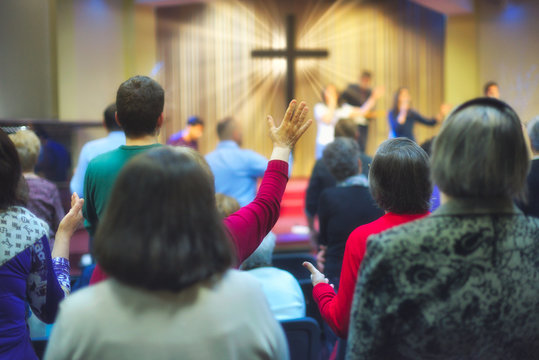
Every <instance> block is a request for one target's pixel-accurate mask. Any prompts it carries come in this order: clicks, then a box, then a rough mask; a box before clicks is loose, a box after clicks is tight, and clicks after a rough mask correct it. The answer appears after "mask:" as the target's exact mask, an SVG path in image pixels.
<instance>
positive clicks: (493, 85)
mask: <svg viewBox="0 0 539 360" xmlns="http://www.w3.org/2000/svg"><path fill="white" fill-rule="evenodd" d="M483 95H484V96H486V97H491V98H494V99H499V98H500V86H499V85H498V83H497V82H494V81H488V82H487V83H486V84H485V86H484V87H483Z"/></svg>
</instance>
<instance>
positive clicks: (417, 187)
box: [303, 138, 432, 338]
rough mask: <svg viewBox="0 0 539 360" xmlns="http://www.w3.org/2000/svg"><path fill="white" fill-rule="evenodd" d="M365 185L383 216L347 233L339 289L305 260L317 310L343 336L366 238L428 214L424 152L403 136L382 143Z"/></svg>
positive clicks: (427, 179)
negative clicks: (367, 183)
mask: <svg viewBox="0 0 539 360" xmlns="http://www.w3.org/2000/svg"><path fill="white" fill-rule="evenodd" d="M369 188H370V192H371V194H372V196H373V198H374V200H375V201H376V203H377V204H378V206H379V207H380V208H381V209H383V210H384V211H385V215H383V216H382V217H380V218H379V219H377V220H375V221H373V222H371V223H368V224H366V225H362V226H360V227H358V228H357V229H355V230H354V231H352V233H351V234H350V236H349V237H348V240H347V241H346V248H345V251H344V259H343V263H342V270H341V278H340V283H339V291H338V293H337V294H335V290H334V289H333V287H332V286H330V285H329V282H330V281H329V279H327V278H326V277H325V276H324V274H322V273H321V272H319V271H318V270H317V269H316V268H315V267H314V266H313V265H312V264H310V263H308V262H305V263H304V264H303V265H304V266H305V267H306V268H307V269H308V270H309V271H310V272H311V274H312V275H311V279H312V283H313V286H314V288H313V297H314V299H315V300H316V302H317V304H318V307H319V309H320V314H321V315H322V317H323V318H324V320H325V321H326V322H327V323H328V324H329V325H330V326H331V328H332V330H333V331H334V332H335V333H336V334H337V335H338V336H339V337H341V338H346V337H347V335H348V323H349V319H350V308H351V307H352V297H353V295H354V289H355V286H356V279H357V275H358V271H359V266H360V265H361V262H362V260H363V257H364V256H365V251H366V248H367V238H368V237H369V236H370V235H372V234H377V233H379V232H382V231H384V230H386V229H390V228H391V227H393V226H397V225H400V224H404V223H406V222H409V221H413V220H416V219H419V218H422V217H424V216H426V215H427V214H428V209H429V206H430V204H429V200H430V195H431V192H432V184H431V181H430V172H429V158H428V156H427V154H426V153H425V151H423V149H421V148H420V147H419V146H418V145H417V144H416V143H414V142H413V141H411V140H409V139H406V138H397V139H390V140H386V141H384V142H383V143H382V144H381V145H380V147H379V148H378V150H377V151H376V154H375V155H374V158H373V160H372V164H371V168H370V172H369Z"/></svg>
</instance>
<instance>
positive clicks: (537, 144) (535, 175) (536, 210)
mask: <svg viewBox="0 0 539 360" xmlns="http://www.w3.org/2000/svg"><path fill="white" fill-rule="evenodd" d="M527 130H528V137H529V139H530V145H531V150H532V156H533V158H532V161H531V166H530V173H529V174H528V178H527V196H526V199H525V200H524V201H518V202H517V204H518V206H519V207H520V208H521V209H522V211H523V212H524V214H526V215H530V216H535V217H539V116H537V117H535V118H534V119H533V120H532V121H530V123H529V124H528V127H527Z"/></svg>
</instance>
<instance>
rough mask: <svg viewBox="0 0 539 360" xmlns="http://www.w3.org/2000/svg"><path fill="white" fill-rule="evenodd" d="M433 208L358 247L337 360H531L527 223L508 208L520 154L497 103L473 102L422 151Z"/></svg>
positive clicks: (519, 141)
mask: <svg viewBox="0 0 539 360" xmlns="http://www.w3.org/2000/svg"><path fill="white" fill-rule="evenodd" d="M431 164H432V166H431V171H432V179H433V181H434V182H435V183H436V184H437V185H438V187H439V188H440V191H441V193H442V204H441V205H440V207H439V208H438V209H437V210H436V211H435V212H433V213H432V214H431V215H430V216H427V217H425V218H423V219H419V220H417V221H413V222H410V223H407V224H404V225H401V226H397V227H394V228H392V229H389V230H386V231H384V232H382V233H380V234H376V235H373V236H371V237H370V238H369V241H368V244H367V253H366V255H365V257H364V259H363V263H362V264H361V272H360V274H359V277H358V282H357V285H356V288H355V295H354V296H355V298H354V302H353V305H352V310H351V312H350V314H351V318H350V330H349V334H348V347H347V353H346V356H347V357H346V358H347V359H351V360H354V359H403V358H406V359H437V360H446V359H448V360H449V359H471V358H475V359H489V360H490V359H492V360H498V359H500V360H501V359H519V360H527V359H530V360H531V359H537V354H539V311H537V309H539V296H538V294H539V282H538V281H537V279H539V261H537V259H538V256H537V254H539V242H538V241H537V239H539V219H537V218H534V217H531V216H526V215H524V214H523V213H522V212H521V211H520V210H519V209H518V208H516V207H515V205H514V203H513V198H514V197H515V196H517V195H519V194H522V191H523V189H524V186H525V183H526V175H527V173H528V170H529V164H530V159H529V149H528V145H527V141H526V139H525V135H524V131H523V129H522V123H521V121H520V119H519V117H518V115H517V114H516V112H515V111H514V110H513V109H512V108H511V107H510V106H509V105H507V104H506V103H504V102H501V101H499V100H496V99H491V98H478V99H473V100H470V101H468V102H466V103H464V104H462V105H460V106H459V107H458V108H457V109H456V110H454V111H453V112H452V113H451V115H450V116H449V118H448V119H447V120H446V121H445V122H444V124H443V125H442V128H441V129H440V133H439V134H438V136H437V137H436V140H435V141H434V144H433V148H432V159H431Z"/></svg>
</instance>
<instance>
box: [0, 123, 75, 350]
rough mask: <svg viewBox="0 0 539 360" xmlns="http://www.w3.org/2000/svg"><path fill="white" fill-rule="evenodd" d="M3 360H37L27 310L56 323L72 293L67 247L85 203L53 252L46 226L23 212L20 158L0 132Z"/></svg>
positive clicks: (64, 224)
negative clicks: (66, 296) (57, 314)
mask: <svg viewBox="0 0 539 360" xmlns="http://www.w3.org/2000/svg"><path fill="white" fill-rule="evenodd" d="M0 164H1V166H0V233H1V234H2V241H0V358H1V359H37V356H36V354H35V352H34V349H33V348H32V343H31V341H30V334H29V329H28V326H27V324H26V319H25V318H26V306H27V305H26V304H27V303H28V304H29V305H30V308H31V309H32V312H33V313H34V314H35V315H36V316H37V317H38V318H39V319H41V320H42V321H44V322H47V323H52V322H53V321H54V319H55V317H56V313H57V310H58V304H59V303H60V301H61V300H62V299H63V298H64V296H65V295H67V294H69V292H70V279H69V269H70V267H69V260H68V258H69V242H70V239H71V235H72V234H73V232H74V231H75V230H76V229H77V227H78V226H79V225H80V223H81V221H82V214H81V208H82V202H83V200H82V199H78V196H77V195H76V194H74V195H73V197H72V198H71V200H72V201H71V205H72V208H71V210H70V211H69V213H68V214H67V215H66V216H65V217H64V219H63V220H62V221H61V222H60V225H59V227H58V231H57V232H56V241H55V243H54V247H53V248H52V253H51V250H50V247H49V240H48V236H49V235H48V234H49V229H48V226H47V224H46V223H45V222H44V221H42V220H40V219H39V218H38V217H36V216H35V215H34V214H32V213H31V212H30V211H29V210H27V209H26V208H24V207H23V206H24V202H25V200H26V199H25V197H26V195H27V194H26V193H25V189H24V186H23V185H24V179H23V177H22V168H21V163H20V161H19V155H18V154H17V150H16V149H15V146H14V145H13V143H12V142H11V140H10V139H9V137H8V136H7V135H6V134H5V133H4V132H3V131H2V130H0Z"/></svg>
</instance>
